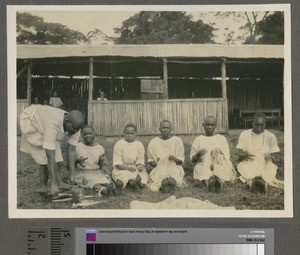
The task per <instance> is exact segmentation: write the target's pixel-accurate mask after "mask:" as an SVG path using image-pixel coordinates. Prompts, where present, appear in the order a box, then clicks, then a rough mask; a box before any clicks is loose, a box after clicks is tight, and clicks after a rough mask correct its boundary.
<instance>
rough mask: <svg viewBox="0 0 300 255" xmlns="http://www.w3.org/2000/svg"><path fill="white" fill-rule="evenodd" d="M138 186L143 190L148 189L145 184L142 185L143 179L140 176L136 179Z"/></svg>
mask: <svg viewBox="0 0 300 255" xmlns="http://www.w3.org/2000/svg"><path fill="white" fill-rule="evenodd" d="M135 181H136V184H137V185H138V186H139V187H140V188H141V189H144V188H145V187H146V185H145V184H144V183H142V178H141V176H140V175H137V177H136V179H135Z"/></svg>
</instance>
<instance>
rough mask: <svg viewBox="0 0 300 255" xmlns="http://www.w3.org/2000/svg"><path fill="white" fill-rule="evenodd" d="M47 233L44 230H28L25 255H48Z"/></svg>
mask: <svg viewBox="0 0 300 255" xmlns="http://www.w3.org/2000/svg"><path fill="white" fill-rule="evenodd" d="M48 239H49V231H48V230H47V229H45V228H39V229H36V228H35V229H28V231H27V255H35V254H36V255H40V254H45V255H47V254H48V250H49V247H48Z"/></svg>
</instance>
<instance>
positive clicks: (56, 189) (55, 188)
mask: <svg viewBox="0 0 300 255" xmlns="http://www.w3.org/2000/svg"><path fill="white" fill-rule="evenodd" d="M58 193H59V187H58V185H57V184H51V195H52V196H53V195H57V194H58Z"/></svg>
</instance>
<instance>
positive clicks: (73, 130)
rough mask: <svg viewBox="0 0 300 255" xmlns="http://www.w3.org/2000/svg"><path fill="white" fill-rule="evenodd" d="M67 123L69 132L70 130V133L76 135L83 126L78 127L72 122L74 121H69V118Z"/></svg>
mask: <svg viewBox="0 0 300 255" xmlns="http://www.w3.org/2000/svg"><path fill="white" fill-rule="evenodd" d="M65 123H66V125H65V126H66V130H67V132H68V134H69V135H74V134H75V133H77V132H78V131H79V130H80V128H81V126H80V127H77V126H75V125H74V124H72V122H71V121H69V120H68V119H66V120H65Z"/></svg>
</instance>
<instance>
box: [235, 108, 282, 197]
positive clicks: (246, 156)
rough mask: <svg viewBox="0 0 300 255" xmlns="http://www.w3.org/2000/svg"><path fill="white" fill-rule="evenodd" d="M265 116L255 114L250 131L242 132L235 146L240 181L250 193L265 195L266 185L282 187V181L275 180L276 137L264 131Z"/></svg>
mask: <svg viewBox="0 0 300 255" xmlns="http://www.w3.org/2000/svg"><path fill="white" fill-rule="evenodd" d="M266 120H267V119H266V115H265V114H264V113H262V112H258V113H256V114H255V115H254V116H253V118H252V129H249V130H246V131H243V132H242V133H241V135H240V137H239V141H238V144H237V146H236V148H237V149H239V151H238V154H239V160H240V161H241V162H240V163H239V164H238V166H237V170H238V172H239V173H240V174H241V177H240V179H241V180H242V181H243V182H246V184H247V185H248V186H249V188H250V190H251V191H254V192H260V193H265V192H266V191H267V185H268V184H269V185H272V186H277V187H282V186H283V181H280V180H278V179H276V174H277V165H275V164H274V163H277V162H279V159H280V155H279V152H280V149H279V147H278V143H277V139H276V136H275V135H274V134H273V133H271V132H269V131H267V130H265V128H266Z"/></svg>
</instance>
